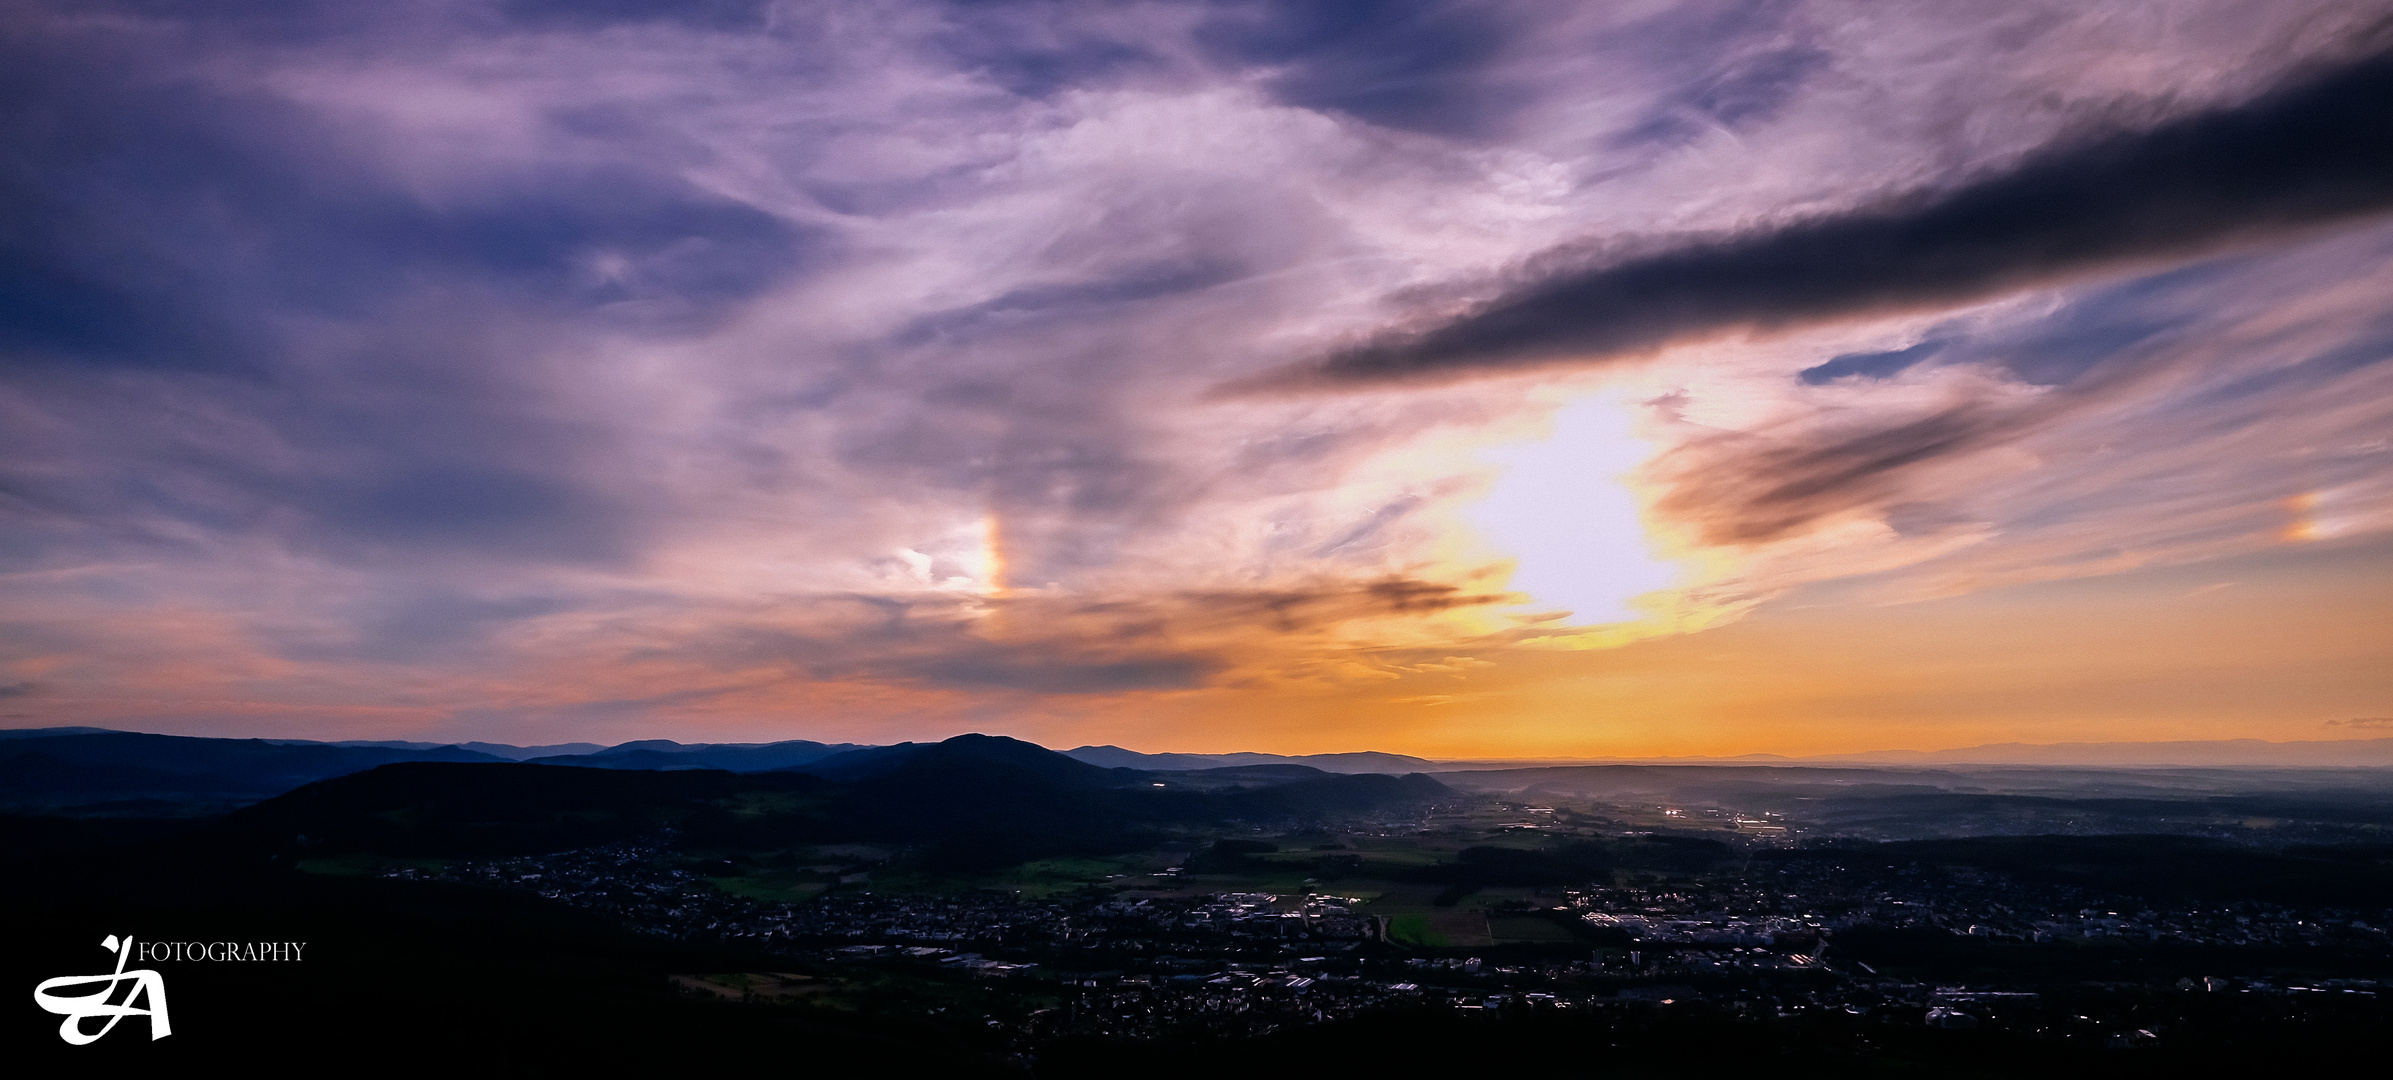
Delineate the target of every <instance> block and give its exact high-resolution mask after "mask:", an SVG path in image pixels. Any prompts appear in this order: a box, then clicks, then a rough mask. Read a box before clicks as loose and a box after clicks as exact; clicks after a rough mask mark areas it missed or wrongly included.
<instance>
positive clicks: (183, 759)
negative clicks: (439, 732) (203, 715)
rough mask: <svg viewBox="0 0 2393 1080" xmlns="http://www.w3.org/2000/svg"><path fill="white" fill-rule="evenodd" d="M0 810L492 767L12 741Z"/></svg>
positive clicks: (341, 751) (267, 747) (242, 744)
mask: <svg viewBox="0 0 2393 1080" xmlns="http://www.w3.org/2000/svg"><path fill="white" fill-rule="evenodd" d="M6 745H7V748H8V753H9V756H10V758H11V759H12V760H14V759H18V758H24V757H26V756H28V755H31V758H30V759H29V760H23V761H17V762H16V764H15V765H14V766H12V767H10V768H7V769H0V805H9V806H16V807H41V808H46V809H53V810H73V809H75V808H77V807H82V806H89V805H92V804H105V803H111V802H119V801H125V800H165V801H169V802H172V801H177V800H197V801H202V802H206V801H219V802H220V801H225V800H230V801H234V802H246V801H251V800H256V799H262V798H266V797H268V796H271V795H275V794H278V793H281V792H285V791H289V790H291V789H293V788H296V787H298V786H300V785H302V784H307V783H310V782H313V781H317V780H322V779H326V778H328V777H334V776H342V775H346V774H349V773H355V772H362V771H364V770H367V769H372V768H375V767H378V766H382V765H388V764H392V763H395V762H403V761H451V762H466V761H497V760H499V759H498V758H494V757H492V756H490V755H488V754H478V753H474V752H473V751H470V750H460V749H458V748H456V747H453V746H447V747H438V748H435V749H431V750H401V749H392V748H386V747H350V746H330V745H325V744H322V743H311V744H300V745H291V744H285V743H273V742H267V741H265V740H262V739H200V738H189V737H185V736H179V735H144V734H138V733H134V732H106V733H100V734H75V735H45V736H34V737H29V738H17V739H10V740H8V742H7V744H6Z"/></svg>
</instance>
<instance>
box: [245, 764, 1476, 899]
mask: <svg viewBox="0 0 2393 1080" xmlns="http://www.w3.org/2000/svg"><path fill="white" fill-rule="evenodd" d="M890 749H896V750H901V751H902V752H900V753H894V754H886V755H881V756H880V757H879V758H878V759H875V760H876V761H877V764H876V771H874V772H873V773H872V774H871V775H868V776H865V777H864V778H862V779H857V780H853V781H839V780H832V779H827V778H824V777H819V776H815V775H812V774H811V773H807V772H795V771H777V772H766V773H750V774H739V773H731V772H725V771H720V770H669V771H666V770H618V769H591V768H577V767H570V766H557V765H541V764H532V763H513V762H502V763H492V764H447V763H430V762H426V763H405V764H396V765H390V766H385V767H383V768H380V769H376V770H373V771H371V772H367V773H360V774H356V775H352V776H344V777H338V778H334V779H330V780H325V781H321V782H318V783H314V784H310V785H308V786H306V787H303V788H301V789H299V790H297V791H293V792H291V793H289V794H286V795H283V796H281V797H278V798H275V799H272V800H269V801H267V802H264V803H260V804H258V805H256V806H253V807H249V808H248V809H245V810H242V811H240V812H238V813H236V814H234V815H232V816H231V817H230V818H229V819H228V820H227V822H226V825H225V828H224V830H223V831H222V835H223V836H225V837H227V838H229V839H231V840H234V841H236V842H238V843H240V844H243V845H246V846H248V847H250V848H252V849H259V848H261V846H262V848H263V849H267V850H275V851H287V852H288V853H289V854H292V855H297V856H305V855H309V854H334V853H339V852H344V851H375V852H381V853H385V854H392V855H469V854H471V855H480V854H498V853H536V852H544V851H554V850H562V849H565V848H571V847H587V846H592V845H596V844H602V843H607V842H612V841H619V840H626V839H632V838H635V837H644V836H655V835H658V830H661V829H665V828H670V829H672V830H674V831H675V833H676V834H677V835H678V836H679V837H680V838H682V839H683V840H684V841H686V842H688V843H690V844H692V845H699V846H702V845H706V844H729V845H743V846H757V847H774V846H788V845H793V844H812V843H826V842H833V841H850V840H869V841H881V842H893V843H899V844H906V845H912V846H916V847H918V848H919V849H920V850H921V851H922V853H923V858H924V861H925V862H926V864H929V865H933V866H943V867H950V868H959V869H974V868H987V867H994V866H1000V865H1006V864H1010V863H1014V862H1019V861H1022V860H1025V859H1031V858H1038V857H1042V856H1046V855H1054V854H1069V853H1087V854H1096V853H1110V852H1117V851H1124V850H1130V849H1133V848H1136V847H1141V846H1145V845H1147V844H1151V843H1154V842H1156V841H1157V840H1158V839H1160V838H1161V837H1162V835H1163V833H1162V832H1160V831H1159V830H1167V829H1171V828H1177V827H1184V826H1191V825H1199V824H1207V823H1219V822H1229V821H1243V822H1282V821H1306V820H1317V819H1327V818H1336V817H1343V816H1349V815H1367V814H1375V813H1380V812H1383V811H1387V810H1391V809H1394V808H1397V807H1408V806H1415V805H1418V804H1420V803H1422V802H1426V801H1433V800H1435V799H1438V798H1442V797H1449V796H1451V795H1453V792H1452V791H1451V790H1450V789H1448V788H1446V787H1445V786H1444V785H1441V784H1439V783H1438V782H1437V781H1435V780H1432V779H1430V778H1429V777H1426V776H1420V775H1414V776H1407V777H1393V776H1376V775H1368V776H1320V777H1316V778H1313V779H1307V780H1299V781H1295V782H1292V783H1285V784H1279V785H1276V786H1273V787H1269V788H1264V789H1261V790H1240V791H1227V792H1221V793H1214V794H1208V793H1203V792H1195V791H1178V790H1172V789H1169V788H1162V789H1158V788H1156V787H1154V786H1152V784H1151V782H1150V781H1149V780H1148V778H1147V776H1146V774H1142V773H1136V772H1131V771H1129V770H1119V769H1100V768H1097V767H1095V766H1093V765H1088V764H1085V763H1082V762H1078V761H1073V760H1072V759H1070V758H1066V757H1064V756H1063V755H1061V754H1058V753H1055V752H1054V751H1051V750H1047V749H1043V748H1041V747H1038V746H1034V745H1032V744H1030V743H1025V742H1021V741H1018V740H1014V739H1007V738H1001V737H995V736H987V735H963V736H958V737H956V738H954V739H949V740H947V741H946V742H942V743H932V744H919V745H914V746H910V747H903V748H890ZM303 836H304V837H305V839H304V840H302V839H300V838H301V837H303Z"/></svg>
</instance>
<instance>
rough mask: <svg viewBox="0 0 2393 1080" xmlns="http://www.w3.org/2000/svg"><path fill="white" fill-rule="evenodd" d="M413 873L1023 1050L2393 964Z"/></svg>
mask: <svg viewBox="0 0 2393 1080" xmlns="http://www.w3.org/2000/svg"><path fill="white" fill-rule="evenodd" d="M391 874H392V876H398V877H413V878H419V879H426V878H429V879H439V880H448V881H454V882H466V883H479V884H486V885H495V886H500V887H505V888H513V889H525V890H530V891H533V892H536V893H538V894H539V895H541V896H544V897H548V898H550V899H553V900H556V901H559V902H562V903H567V904H572V905H575V906H578V907H583V908H587V909H591V910H595V911H599V912H602V913H605V914H607V915H609V916H611V917H613V918H615V919H616V920H619V921H620V922H622V923H623V924H625V925H627V926H630V927H632V928H635V929H637V930H640V931H643V932H646V933H650V934H655V935H659V936H664V937H670V938H676V939H682V940H692V941H703V942H709V943H716V944H724V945H733V946H739V947H744V948H748V949H752V950H754V951H755V952H756V953H757V955H758V957H759V960H760V961H761V962H770V963H773V964H778V965H780V966H783V967H792V968H803V969H805V970H808V971H810V972H813V973H814V975H813V977H814V978H818V979H825V980H832V981H837V980H839V979H842V978H865V977H870V978H874V979H878V980H880V981H881V983H882V984H887V983H889V982H890V981H891V980H897V981H900V982H902V981H903V980H905V979H919V980H924V981H925V984H926V985H927V984H929V983H938V982H942V981H944V982H945V983H948V984H965V985H968V986H972V987H978V988H980V989H981V990H982V991H984V992H983V993H981V994H980V995H979V997H977V998H976V999H975V1000H976V1001H978V1002H979V1004H977V1005H975V1006H973V1007H974V1008H977V1009H980V1010H981V1013H980V1016H979V1017H978V1019H979V1020H980V1022H984V1023H986V1024H988V1025H990V1026H991V1027H993V1028H997V1029H1001V1030H1002V1031H1003V1032H1004V1033H1006V1034H1007V1035H1008V1036H1009V1037H1010V1038H1012V1039H1014V1040H1017V1041H1019V1042H1020V1043H1021V1044H1022V1045H1024V1046H1032V1045H1035V1044H1037V1043H1038V1042H1040V1041H1041V1040H1047V1039H1052V1038H1056V1037H1061V1036H1085V1037H1100V1038H1156V1037H1206V1036H1219V1037H1231V1036H1241V1035H1253V1034H1260V1033H1263V1032H1267V1031H1271V1030H1274V1029H1277V1028H1281V1027H1285V1026H1288V1025H1293V1024H1309V1023H1317V1022H1320V1021H1324V1020H1332V1019H1337V1018H1340V1017H1346V1016H1352V1015H1355V1014H1358V1013H1362V1012H1367V1011H1371V1010H1376V1009H1385V1008H1391V1007H1440V1008H1450V1009H1454V1010H1458V1011H1461V1012H1464V1013H1468V1014H1480V1015H1505V1014H1513V1013H1519V1012H1523V1011H1528V1012H1535V1011H1543V1010H1552V1011H1561V1012H1569V1011H1573V1010H1603V1009H1622V1008H1628V1009H1634V1008H1652V1007H1655V1006H1657V1005H1671V1004H1680V1003H1691V1002H1702V1003H1704V1004H1705V1005H1706V1006H1707V1007H1711V1008H1717V1009H1721V1010H1725V1011H1728V1012H1731V1013H1735V1014H1738V1015H1744V1016H1749V1017H1754V1018H1757V1019H1760V1018H1778V1019H1801V1018H1806V1017H1816V1018H1833V1019H1835V1020H1837V1021H1839V1022H1872V1023H1877V1022H1899V1023H1903V1024H1910V1025H1923V1024H1924V1025H1927V1026H1930V1027H1939V1028H1968V1027H1975V1026H1978V1025H1981V1024H2001V1025H2011V1026H2016V1027H2021V1028H2025V1029H2030V1030H2035V1031H2044V1030H2046V1029H2048V1028H2053V1027H2054V1025H2061V1026H2064V1027H2065V1026H2067V1025H2068V1024H2077V1025H2079V1026H2085V1025H2087V1024H2094V1025H2095V1026H2094V1028H2093V1029H2092V1034H2093V1035H2099V1036H2100V1037H2102V1038H2104V1039H2109V1038H2112V1037H2113V1036H2116V1037H2117V1038H2119V1039H2124V1040H2127V1041H2126V1042H2125V1043H2122V1044H2121V1045H2145V1044H2146V1043H2149V1042H2151V1041H2152V1040H2155V1039H2158V1038H2160V1036H2159V1035H2157V1034H2155V1033H2154V1029H2153V1028H2152V1027H2151V1026H2146V1025H2144V1024H2143V1023H2142V1022H2139V1021H2137V1020H2136V1018H2135V1017H2134V1016H2133V1015H2128V1014H2125V1013H2123V1014H2122V1018H2121V1019H2118V1020H2116V1021H2115V1022H2097V1021H2088V1020H2087V1019H2086V1010H2087V1009H2088V1006H2086V1005H2085V1003H2084V1002H2083V1001H2082V1000H2074V999H2073V1000H2072V1001H2070V1002H2068V1003H2066V1004H2065V1006H2063V1005H2056V1004H2053V1003H2050V1002H2046V1001H2044V1000H2043V995H2042V994H2040V993H2038V992H2036V991H2033V990H2029V989H2024V988H2022V987H2019V986H2015V985H2014V986H2004V985H1984V986H1952V985H1935V984H1931V983H1928V982H1924V981H1921V980H1919V979H1914V978H1904V977H1901V976H1898V975H1896V974H1894V973H1892V972H1888V971H1881V970H1879V968H1878V966H1875V965H1873V964H1871V963H1870V962H1869V960H1868V956H1867V954H1864V953H1856V952H1854V951H1853V950H1851V949H1844V950H1840V947H1839V940H1840V938H1846V939H1849V940H1854V941H1858V940H1860V936H1861V935H1863V934H1865V933H1878V934H1880V936H1881V937H1883V936H1885V934H1886V933H1888V932H1894V933H1897V934H1900V933H1903V932H1912V933H1917V932H1919V931H1923V930H1930V929H1933V930H1936V931H1942V932H1943V933H1945V934H1949V935H1952V936H1956V937H1962V938H1978V939H1987V940H1988V941H1989V943H1990V944H2009V945H2023V946H2036V945H2039V944H2042V945H2046V946H2050V947H2053V948H2056V949H2058V948H2063V947H2065V946H2068V945H2072V944H2082V943H2084V942H2086V941H2088V940H2100V939H2105V938H2112V939H2118V940H2120V941H2123V942H2128V943H2146V944H2152V943H2174V944H2188V945H2215V946H2335V947H2351V946H2359V947H2363V948H2366V949H2373V950H2376V951H2377V952H2378V953H2380V954H2381V953H2382V952H2383V951H2384V950H2385V948H2386V941H2385V931H2384V929H2383V926H2384V924H2385V922H2386V921H2387V920H2386V913H2384V912H2360V911H2348V910H2330V909H2295V908H2289V907H2285V906H2281V905H2259V904H2210V905H2203V906H2199V907H2195V906H2186V907H2182V908H2157V907H2153V906H2150V905H2146V904H2140V903H2136V904H2122V903H2119V902H2117V901H2115V900H2104V899H2102V898H2100V897H2096V896H2093V895H2090V894H2087V893H2085V892H2083V891H2080V890H2074V889H2069V888H2064V887H2050V886H2034V887H2031V886H2024V885H2021V884H2020V883H2017V882H2013V881H2008V880H2004V879H2001V878H1998V877H1993V876H1986V875H1972V874H1967V873H1963V874H1958V875H1956V874H1953V873H1949V872H1945V871H1930V870H1923V869H1921V868H1917V867H1906V866H1889V867H1883V868H1880V867H1855V866H1828V865H1823V864H1818V863H1811V862H1793V863H1787V864H1785V865H1784V866H1782V867H1777V868H1773V867H1768V866H1764V867H1761V868H1760V869H1749V870H1748V872H1747V873H1746V874H1744V875H1743V876H1742V877H1741V878H1739V879H1736V880H1733V881H1712V882H1708V883H1704V884H1694V883H1689V882H1686V881H1679V882H1673V883H1654V884H1647V885H1623V886H1605V887H1590V888H1586V889H1580V890H1572V891H1567V892H1565V893H1563V894H1562V895H1561V896H1560V898H1559V902H1558V903H1557V902H1556V901H1555V900H1553V899H1551V898H1549V899H1546V900H1542V901H1536V902H1534V906H1536V907H1537V908H1538V909H1539V911H1541V912H1542V915H1541V917H1545V918H1549V919H1552V918H1559V919H1564V920H1570V919H1575V920H1576V921H1577V922H1578V923H1579V924H1581V925H1582V926H1583V927H1584V932H1583V933H1582V934H1581V935H1580V939H1581V940H1579V941H1578V942H1577V943H1576V944H1570V945H1564V944H1547V945H1540V946H1530V947H1522V946H1517V945H1516V946H1504V945H1498V946H1494V947H1492V948H1491V949H1484V950H1478V951H1482V952H1485V953H1486V955H1484V956H1472V955H1466V953H1467V952H1468V951H1471V950H1469V949H1464V948H1456V949H1439V950H1430V949H1421V948H1410V947H1404V946H1401V945H1398V944H1394V943H1391V942H1390V941H1389V939H1388V934H1387V925H1388V924H1387V921H1386V920H1385V919H1384V918H1382V917H1377V916H1374V915H1373V914H1371V913H1370V911H1369V908H1368V906H1367V905H1363V904H1361V902H1360V901H1359V900H1358V899H1357V898H1352V897H1345V896H1340V895H1330V894H1320V893H1308V894H1304V895H1275V894H1263V893H1242V892H1222V893H1215V894H1205V895H1185V894H1172V895H1144V896H1140V895H1135V894H1130V893H1102V892H1089V893H1082V894H1078V895H1074V896H1069V897H1056V898H1045V899H1026V898H1022V897H1019V896H1016V895H1013V894H1008V893H998V892H975V893H958V894H937V895H932V894H896V893H886V892H877V891H873V889H872V888H871V885H870V883H869V882H858V883H857V884H856V885H855V886H852V887H842V888H835V889H831V890H830V891H828V892H826V893H824V894H823V895H821V896H818V897H815V898H813V899H811V900H808V901H805V902H774V901H766V900H756V899H748V898H743V897H740V896H736V895H733V894H731V893H727V892H725V891H723V890H721V889H718V888H716V887H715V886H714V885H712V884H710V883H709V882H707V881H706V880H705V878H704V877H703V876H700V875H698V874H694V873H692V872H691V871H690V870H689V869H686V868H684V864H683V863H682V862H681V860H680V857H679V856H677V855H676V854H674V853H673V852H672V851H671V850H670V849H669V848H668V847H667V846H665V845H664V844H662V843H657V844H626V845H616V846H611V847H605V848H595V849H589V850H582V851H572V852H564V853H559V854H555V855H547V856H539V857H532V858H518V859H500V860H488V861H478V862H470V863H458V864H452V865H449V866H447V867H445V868H442V869H438V870H424V869H402V870H394V871H392V872H391ZM1181 892H1182V893H1185V892H1187V890H1181ZM1512 903H1513V904H1514V905H1515V906H1516V907H1524V906H1531V902H1526V901H1514V902H1512ZM2144 989H2147V990H2149V989H2154V988H2149V987H2148V988H2144ZM2157 989H2160V990H2164V991H2169V992H2179V993H2183V992H2200V993H2219V992H2227V993H2237V994H2252V995H2262V996H2267V995H2278V996H2288V995H2303V994H2310V995H2345V996H2352V995H2358V996H2372V995H2374V994H2376V993H2377V992H2378V989H2379V988H2378V987H2377V986H2376V984H2375V983H2374V982H2372V981H2369V980H2349V979H2347V980H2339V981H2317V980H2311V981H2301V980H2292V981H2288V980H2284V979H2274V980H2272V979H2269V978H2258V977H2249V976H2248V975H2246V976H2236V975H2224V974H2216V975H2201V976H2186V977H2183V978H2180V979H2178V980H2177V982H2176V983H2175V984H2174V985H2169V986H2161V987H2158V988H2157ZM2139 992H2141V991H2139ZM933 1011H936V1009H934V1010H933ZM2063 1013H2066V1014H2067V1015H2066V1016H2063V1015H2062V1014H2063ZM2056 1018H2057V1019H2056ZM2105 1024H2107V1026H2105ZM2122 1025H2126V1026H2122ZM2056 1030H2057V1029H2056ZM2089 1037H2091V1036H2089Z"/></svg>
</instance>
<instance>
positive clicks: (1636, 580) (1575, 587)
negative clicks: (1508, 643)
mask: <svg viewBox="0 0 2393 1080" xmlns="http://www.w3.org/2000/svg"><path fill="white" fill-rule="evenodd" d="M1647 452H1648V451H1647V447H1646V446H1645V444H1644V443H1641V442H1639V441H1638V440H1637V439H1636V438H1635V437H1634V435H1632V434H1631V432H1630V430H1629V417H1628V413H1627V410H1625V409H1623V408H1622V407H1621V406H1620V405H1619V404H1618V403H1617V402H1614V401H1609V400H1604V399H1599V398H1589V399H1587V400H1583V401H1579V402H1575V403H1573V404H1571V405H1568V406H1565V407H1564V408H1563V409H1561V410H1560V411H1559V412H1557V413H1555V414H1554V426H1553V434H1552V435H1550V436H1548V437H1547V438H1546V439H1545V440H1544V441H1542V442H1534V443H1527V444H1521V445H1514V446H1507V447H1502V448H1499V449H1497V450H1494V451H1490V452H1489V453H1488V455H1487V456H1488V458H1489V459H1490V460H1492V461H1494V462H1495V463H1496V464H1498V465H1501V466H1503V469H1504V475H1503V478H1502V479H1500V480H1498V481H1496V486H1495V488H1494V490H1492V491H1490V492H1489V493H1488V496H1487V498H1486V499H1485V500H1483V501H1481V502H1480V503H1479V504H1478V505H1477V506H1475V507H1473V508H1472V509H1471V511H1470V512H1469V514H1468V516H1469V519H1470V521H1471V523H1472V524H1473V525H1474V526H1476V527H1477V528H1478V529H1479V531H1480V532H1481V533H1482V534H1483V535H1485V536H1486V537H1487V538H1488V539H1489V541H1490V542H1492V543H1493V544H1494V545H1495V546H1496V547H1497V548H1498V549H1500V550H1502V551H1505V552H1507V553H1509V554H1511V555H1512V556H1513V557H1514V558H1515V559H1516V560H1518V562H1517V564H1516V566H1515V567H1514V569H1513V573H1512V588H1513V590H1514V591H1516V592H1524V593H1527V594H1529V596H1530V597H1531V599H1532V601H1533V603H1534V604H1535V605H1536V606H1538V607H1542V608H1548V609H1552V608H1562V609H1567V610H1568V611H1570V613H1571V618H1570V622H1571V624H1572V625H1577V626H1590V625H1595V624H1599V623H1614V622H1626V621H1629V620H1633V619H1636V618H1638V617H1639V615H1640V613H1639V612H1638V611H1636V610H1635V609H1633V608H1631V607H1630V606H1629V604H1628V601H1629V600H1630V598H1632V597H1636V596H1639V595H1642V594H1645V593H1649V592H1652V591H1654V590H1656V589H1660V588H1663V587H1664V586H1666V585H1668V584H1670V582H1671V579H1672V578H1673V577H1674V576H1675V570H1674V568H1673V567H1671V566H1670V565H1669V564H1668V563H1665V562H1663V561H1661V560H1659V559H1657V558H1655V557H1654V555H1653V551H1652V549H1651V547H1650V546H1649V545H1648V544H1647V542H1646V536H1645V527H1644V523H1643V521H1642V520H1641V519H1640V517H1639V516H1638V511H1637V499H1636V496H1635V495H1633V494H1632V493H1631V492H1630V491H1629V488H1628V484H1627V482H1626V481H1625V480H1624V479H1623V477H1624V476H1625V474H1627V473H1628V472H1629V471H1630V470H1631V469H1634V468H1636V467H1637V465H1638V463H1639V462H1641V461H1643V460H1644V459H1645V456H1646V454H1647Z"/></svg>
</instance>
